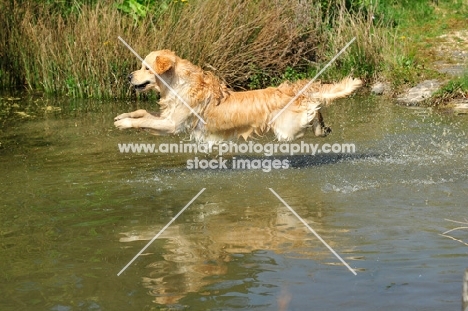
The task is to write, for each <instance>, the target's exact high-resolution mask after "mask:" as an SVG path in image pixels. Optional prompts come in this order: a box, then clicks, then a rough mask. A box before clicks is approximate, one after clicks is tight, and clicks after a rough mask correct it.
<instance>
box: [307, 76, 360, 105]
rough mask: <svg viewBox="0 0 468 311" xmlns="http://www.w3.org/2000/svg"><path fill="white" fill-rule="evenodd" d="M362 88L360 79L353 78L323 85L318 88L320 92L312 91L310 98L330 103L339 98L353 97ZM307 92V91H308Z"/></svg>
mask: <svg viewBox="0 0 468 311" xmlns="http://www.w3.org/2000/svg"><path fill="white" fill-rule="evenodd" d="M361 86H362V81H361V80H360V79H353V78H351V77H347V78H344V79H343V80H341V81H340V82H338V83H334V84H322V85H320V86H319V87H318V89H319V90H318V91H315V92H314V91H312V92H311V93H309V96H311V97H312V98H317V99H322V100H325V101H326V102H330V101H332V100H334V99H337V98H343V97H346V96H348V95H351V93H353V92H354V91H355V90H357V89H358V88H360V87H361ZM306 92H307V91H306Z"/></svg>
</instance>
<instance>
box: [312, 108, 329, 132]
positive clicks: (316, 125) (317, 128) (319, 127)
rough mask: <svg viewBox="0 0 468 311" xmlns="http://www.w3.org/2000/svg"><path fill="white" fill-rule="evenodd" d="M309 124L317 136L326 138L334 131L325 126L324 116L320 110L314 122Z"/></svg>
mask: <svg viewBox="0 0 468 311" xmlns="http://www.w3.org/2000/svg"><path fill="white" fill-rule="evenodd" d="M309 124H310V126H311V127H312V130H313V131H314V134H315V136H321V137H325V136H327V135H328V134H330V133H331V131H332V130H331V128H330V127H328V126H325V123H324V122H323V116H322V114H321V113H320V111H318V110H317V111H316V113H315V117H314V118H313V119H312V121H310V123H309Z"/></svg>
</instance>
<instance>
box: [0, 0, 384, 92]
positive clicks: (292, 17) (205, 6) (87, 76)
mask: <svg viewBox="0 0 468 311" xmlns="http://www.w3.org/2000/svg"><path fill="white" fill-rule="evenodd" d="M80 3H81V4H80ZM165 3H167V1H165ZM324 3H327V5H324ZM330 3H334V2H333V1H303V0H276V1H271V0H257V1H243V0H230V1H228V0H189V1H187V2H185V3H181V2H171V3H169V4H168V7H167V9H165V10H164V11H161V13H160V14H158V15H153V14H146V16H140V17H136V16H135V15H132V14H128V13H125V12H122V10H118V9H117V6H116V5H115V3H114V2H113V1H110V0H107V1H97V2H96V3H93V1H91V3H88V4H83V3H82V2H77V1H75V2H73V8H72V9H69V10H67V12H66V14H64V12H63V11H60V10H56V9H51V6H50V4H48V3H47V2H45V3H40V2H34V1H33V2H31V1H24V2H23V1H19V2H11V1H10V0H0V10H1V11H2V12H4V13H3V14H1V15H0V26H1V27H2V29H4V30H5V31H3V32H0V53H1V56H2V59H1V60H0V79H1V80H2V81H3V84H4V85H3V86H4V87H5V86H11V85H15V86H19V87H24V88H27V89H31V90H41V91H44V92H47V93H52V94H65V95H68V96H71V97H99V98H103V97H124V96H126V94H127V91H128V83H127V79H126V76H127V75H128V73H129V72H131V71H133V70H135V69H136V68H138V67H139V66H140V65H139V61H138V60H137V59H136V58H135V57H134V56H133V55H132V54H131V53H130V52H129V51H128V50H127V49H126V48H125V47H124V46H123V45H122V44H121V43H120V42H119V41H118V40H117V36H121V37H123V38H124V39H125V40H126V41H127V42H128V43H129V44H130V45H131V46H132V47H133V48H134V49H135V50H136V51H137V52H138V53H140V54H141V55H142V56H143V57H144V55H146V54H147V53H148V52H150V51H151V50H157V49H163V48H164V49H165V48H168V49H172V50H174V51H176V53H177V54H178V55H180V56H181V57H184V58H187V59H189V60H190V61H192V62H193V63H195V64H197V65H199V66H201V67H203V68H204V69H206V70H211V71H214V72H215V73H216V74H217V75H218V76H220V77H221V78H222V79H224V80H225V81H226V82H227V83H228V84H229V85H230V86H231V87H233V88H241V89H242V88H248V87H249V86H251V87H264V86H267V85H269V84H272V83H275V82H278V81H280V80H281V79H282V78H284V77H285V73H288V72H289V75H288V76H287V78H291V77H294V76H295V75H296V73H297V77H302V76H303V75H302V73H304V72H305V73H307V72H308V73H309V75H310V74H311V72H315V71H317V70H318V69H319V68H320V66H321V65H322V64H324V63H325V62H327V61H328V60H329V59H330V58H331V57H332V56H333V55H334V53H336V52H338V50H339V49H341V48H342V47H343V46H344V44H345V43H346V42H348V41H349V40H350V39H351V38H352V37H354V36H356V37H357V40H356V43H355V44H353V46H352V47H351V49H350V50H349V51H347V52H346V53H345V54H344V55H343V56H342V57H341V58H340V60H339V61H338V63H337V64H336V65H335V66H334V68H335V69H334V70H332V71H331V72H330V73H329V76H332V77H336V76H339V75H345V74H348V73H350V72H354V73H355V75H357V76H360V77H361V78H372V76H373V75H375V73H376V70H378V68H379V66H381V64H382V63H383V61H384V58H383V53H382V51H383V49H384V47H385V46H386V45H388V40H389V38H388V36H387V34H388V31H387V30H385V27H381V25H377V24H376V23H375V22H373V21H372V20H371V14H369V12H368V11H362V12H353V13H349V10H348V9H347V8H346V7H345V5H344V4H345V1H342V3H341V2H340V3H341V4H339V5H338V6H336V9H334V10H333V12H334V13H333V14H331V13H330V14H329V13H328V12H329V11H330V10H329V8H330ZM333 5H335V4H333ZM330 12H331V11H330ZM337 68H338V69H337Z"/></svg>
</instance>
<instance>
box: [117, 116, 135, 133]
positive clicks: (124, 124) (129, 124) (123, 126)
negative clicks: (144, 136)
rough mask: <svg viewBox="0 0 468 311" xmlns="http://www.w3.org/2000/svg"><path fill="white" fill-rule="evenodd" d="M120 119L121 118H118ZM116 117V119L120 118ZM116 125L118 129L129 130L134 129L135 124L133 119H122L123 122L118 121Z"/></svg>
mask: <svg viewBox="0 0 468 311" xmlns="http://www.w3.org/2000/svg"><path fill="white" fill-rule="evenodd" d="M118 117H120V116H118ZM118 117H116V118H118ZM114 125H115V127H117V128H118V129H121V130H123V129H129V128H132V127H133V122H132V119H131V118H128V117H126V118H124V119H121V120H117V121H115V122H114Z"/></svg>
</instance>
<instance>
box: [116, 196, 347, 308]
mask: <svg viewBox="0 0 468 311" xmlns="http://www.w3.org/2000/svg"><path fill="white" fill-rule="evenodd" d="M228 195H229V193H227V194H224V196H225V197H227V196H228ZM265 195H267V193H265ZM255 201H256V200H255V199H254V200H251V202H252V203H254V202H255ZM271 201H272V202H274V200H273V198H272V200H271ZM227 209H228V206H226V207H222V204H214V203H210V204H203V205H198V206H194V207H193V208H192V210H191V211H190V212H189V211H187V213H189V216H187V217H185V223H184V224H183V225H172V226H170V227H169V228H168V229H167V230H165V231H164V233H163V234H162V235H161V236H160V239H163V240H164V244H163V246H162V248H161V249H159V248H156V250H154V252H156V253H157V254H148V255H153V256H154V255H156V256H157V257H160V260H158V261H154V262H151V263H149V264H147V265H146V268H147V269H149V270H150V272H149V273H148V274H147V275H148V276H145V277H143V281H142V283H143V286H145V287H146V288H148V289H149V293H150V294H151V295H153V296H155V302H157V303H159V304H174V303H177V302H178V301H179V300H180V299H181V298H183V297H185V295H186V294H187V293H190V292H192V293H196V292H199V291H201V290H203V288H204V287H207V286H210V285H213V284H216V283H219V282H222V280H223V278H222V277H220V276H222V275H226V274H228V273H229V272H228V269H229V262H231V261H232V260H233V256H234V257H235V256H239V255H240V254H251V253H255V252H258V251H260V250H261V251H273V252H275V253H277V254H282V255H284V256H288V257H290V258H303V259H309V260H321V261H323V260H324V259H325V258H329V257H331V256H330V254H329V253H328V251H327V250H326V249H325V248H324V247H323V245H321V244H320V243H319V242H318V241H317V239H316V238H315V236H313V235H312V234H310V233H309V232H308V231H307V230H306V229H305V227H304V225H303V224H302V223H301V222H300V221H298V220H297V218H296V217H295V216H294V215H293V214H292V213H291V212H289V211H287V210H286V209H285V208H284V207H283V208H281V207H274V205H273V204H271V205H270V206H261V205H259V206H256V207H255V208H246V209H244V210H243V211H242V212H241V213H240V211H239V210H235V211H233V215H227V213H228V211H227ZM315 215H316V216H317V217H314V218H311V217H309V219H307V222H308V223H309V224H310V225H311V226H312V227H314V229H315V230H316V231H318V232H321V233H323V234H324V235H326V236H328V235H329V234H330V232H326V231H327V230H326V229H325V228H324V226H322V224H321V221H322V220H321V219H320V218H321V217H322V216H323V211H321V210H317V211H315ZM233 216H235V217H237V218H238V219H237V221H235V222H233V221H232V218H233ZM187 218H188V219H187ZM159 230H160V228H157V229H156V228H155V229H154V230H149V231H148V228H147V227H142V228H141V227H140V228H139V227H134V228H133V230H132V231H130V232H125V233H122V237H121V238H120V242H124V243H128V242H134V241H140V240H144V241H146V240H151V239H152V238H153V237H154V236H155V235H156V234H157V233H158V232H159ZM337 231H338V232H337ZM334 234H338V235H340V240H341V243H340V244H341V245H342V244H343V239H344V237H345V234H346V230H334ZM330 244H332V245H333V244H335V243H334V242H333V241H330ZM153 249H154V248H153Z"/></svg>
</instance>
